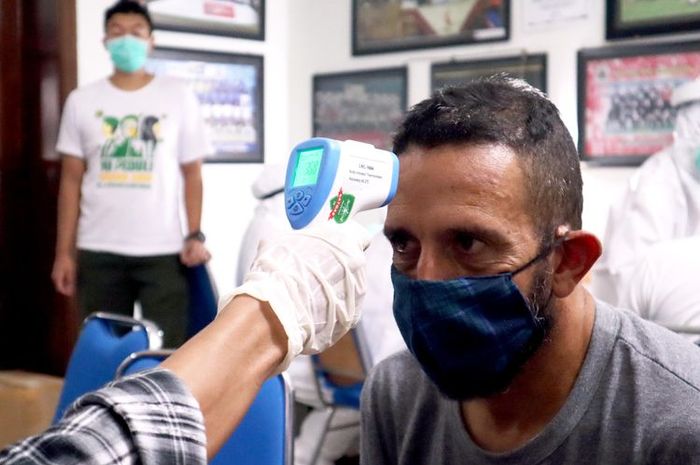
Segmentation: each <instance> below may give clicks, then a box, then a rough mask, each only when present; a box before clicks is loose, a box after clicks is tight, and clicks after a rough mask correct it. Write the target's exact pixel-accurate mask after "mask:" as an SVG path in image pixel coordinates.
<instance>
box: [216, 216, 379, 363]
mask: <svg viewBox="0 0 700 465" xmlns="http://www.w3.org/2000/svg"><path fill="white" fill-rule="evenodd" d="M369 239H370V238H369V234H368V232H367V230H366V229H364V228H363V227H362V226H360V225H359V224H357V223H354V222H353V221H349V222H348V223H345V224H343V225H335V224H333V225H330V224H329V225H323V226H314V227H311V228H308V229H303V230H299V231H293V232H290V233H287V234H284V235H282V236H280V237H278V238H277V239H276V240H274V241H270V242H268V243H265V242H263V243H261V244H260V246H259V247H258V254H257V257H256V258H255V260H254V261H253V264H252V265H251V269H250V271H249V272H248V273H247V274H246V277H245V280H244V282H243V284H242V285H241V286H240V287H238V288H237V289H235V290H234V291H233V293H232V294H230V295H228V296H226V297H224V298H223V299H222V300H221V302H220V303H219V308H220V309H221V308H223V307H224V306H225V305H226V304H228V302H230V301H231V299H233V298H234V297H235V296H237V295H241V294H247V295H249V296H251V297H253V298H255V299H258V300H260V301H264V302H269V304H270V307H272V310H273V311H274V312H275V314H276V315H277V318H278V319H279V321H280V323H282V327H283V328H284V330H285V332H286V333H287V338H288V349H287V356H286V357H285V359H284V361H283V362H282V364H281V365H280V367H279V368H278V371H283V370H285V369H286V368H287V366H289V364H290V363H291V361H292V360H293V359H294V357H296V356H297V355H299V354H300V353H303V354H313V353H318V352H321V351H323V350H325V349H326V348H328V347H330V346H331V345H333V344H335V342H337V341H338V339H340V338H341V337H342V336H343V335H344V334H345V333H347V332H348V331H349V330H350V329H352V328H353V327H354V326H355V325H356V324H357V322H358V321H359V319H360V306H361V303H362V302H361V301H362V297H364V294H365V290H366V270H365V255H364V250H365V249H366V248H367V246H368V245H369Z"/></svg>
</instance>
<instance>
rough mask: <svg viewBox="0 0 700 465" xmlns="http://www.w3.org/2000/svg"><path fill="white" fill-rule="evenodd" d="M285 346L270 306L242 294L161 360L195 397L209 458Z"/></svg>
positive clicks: (282, 331)
mask: <svg viewBox="0 0 700 465" xmlns="http://www.w3.org/2000/svg"><path fill="white" fill-rule="evenodd" d="M286 352H287V336H286V334H285V332H284V329H283V328H282V325H281V324H280V322H279V320H278V319H277V318H276V317H275V314H274V313H273V311H272V309H271V308H270V306H269V305H268V304H267V303H265V302H260V301H258V300H255V299H253V298H251V297H248V296H246V295H241V296H237V297H236V298H234V299H233V300H232V301H231V302H230V303H229V304H228V305H227V306H226V307H225V308H224V309H223V310H222V311H221V312H220V313H219V315H218V316H217V318H216V320H214V322H213V323H212V324H210V325H209V326H207V327H206V328H205V329H204V330H202V331H201V332H200V333H198V334H197V335H196V336H195V337H193V338H192V339H191V340H189V341H188V342H187V343H186V344H185V345H183V346H182V347H181V348H180V349H179V350H177V352H175V353H174V354H173V355H172V356H170V357H169V358H168V359H167V360H165V361H164V362H163V363H162V364H161V366H162V367H163V368H167V369H169V370H170V371H172V372H173V373H175V374H176V375H177V376H178V377H179V378H180V379H181V380H182V381H183V382H184V383H185V385H187V387H188V388H189V389H190V391H191V392H192V395H193V396H194V397H195V398H196V399H197V401H198V402H199V406H200V409H201V411H202V415H203V416H204V424H205V427H206V436H207V453H208V456H209V458H212V457H213V456H214V454H215V453H216V451H218V450H219V448H220V447H221V446H222V445H223V443H224V442H225V441H226V439H227V438H228V437H229V436H230V435H231V433H232V432H233V430H234V429H235V428H236V426H237V425H238V423H240V421H241V420H242V419H243V417H244V416H245V413H246V411H247V410H248V407H250V404H251V403H252V402H253V399H254V398H255V396H256V394H257V392H258V391H259V390H260V386H262V384H263V383H264V382H265V380H266V379H267V378H269V377H270V376H271V375H272V374H273V373H274V371H275V369H276V368H277V367H278V366H279V364H280V363H281V362H282V360H283V359H284V356H285V354H286Z"/></svg>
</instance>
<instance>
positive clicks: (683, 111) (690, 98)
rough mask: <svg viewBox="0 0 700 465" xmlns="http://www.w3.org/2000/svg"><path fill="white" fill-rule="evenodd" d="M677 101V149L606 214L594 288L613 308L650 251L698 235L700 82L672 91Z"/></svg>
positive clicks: (644, 171)
mask: <svg viewBox="0 0 700 465" xmlns="http://www.w3.org/2000/svg"><path fill="white" fill-rule="evenodd" d="M688 88H690V91H688ZM678 91H680V92H678ZM673 101H674V104H675V105H679V109H678V116H677V119H676V128H675V132H674V142H673V145H672V146H670V147H668V148H666V149H664V150H662V151H661V152H659V153H657V154H655V155H653V156H652V157H650V158H649V159H648V160H646V161H645V162H644V163H643V164H642V166H640V167H639V169H638V170H637V171H636V172H635V174H634V175H633V176H632V178H631V179H630V181H629V184H628V186H627V189H626V191H625V192H624V194H623V196H622V198H620V199H619V201H617V202H616V203H614V204H613V205H612V206H611V208H610V213H609V214H608V223H607V227H606V232H605V237H604V240H603V256H602V257H601V259H600V261H599V262H598V264H597V265H596V267H595V268H594V270H593V281H592V283H591V290H592V292H593V294H594V295H595V296H596V297H598V298H600V299H601V300H604V301H606V302H609V303H611V304H613V305H618V304H619V302H620V294H621V292H622V289H623V288H624V287H625V286H626V285H627V280H629V279H630V275H631V273H632V272H633V271H634V268H635V264H636V262H637V261H638V260H639V259H640V258H642V257H643V256H644V255H645V253H646V251H647V250H648V249H649V247H651V246H652V245H653V244H655V243H657V242H661V241H666V240H671V239H677V238H682V237H688V236H694V235H700V80H696V81H693V82H692V83H690V84H686V85H685V86H681V87H680V88H679V89H678V90H677V91H674V99H673Z"/></svg>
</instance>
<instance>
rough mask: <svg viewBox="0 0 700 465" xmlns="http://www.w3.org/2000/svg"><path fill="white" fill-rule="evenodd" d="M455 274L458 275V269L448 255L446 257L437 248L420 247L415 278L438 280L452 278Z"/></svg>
mask: <svg viewBox="0 0 700 465" xmlns="http://www.w3.org/2000/svg"><path fill="white" fill-rule="evenodd" d="M457 275H459V271H458V270H456V269H454V265H453V263H452V262H451V260H449V257H446V256H445V254H444V253H443V252H442V251H441V250H440V249H439V248H437V247H435V248H428V249H426V248H423V249H421V254H420V257H419V258H418V264H417V265H416V276H415V279H421V280H427V281H440V280H445V279H452V278H454V277H456V276H457Z"/></svg>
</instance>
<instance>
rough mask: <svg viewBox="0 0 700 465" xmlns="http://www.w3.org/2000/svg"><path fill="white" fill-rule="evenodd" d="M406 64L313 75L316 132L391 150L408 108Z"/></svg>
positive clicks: (314, 133)
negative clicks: (395, 134)
mask: <svg viewBox="0 0 700 465" xmlns="http://www.w3.org/2000/svg"><path fill="white" fill-rule="evenodd" d="M407 89H408V75H407V69H406V67H398V68H386V69H377V70H369V71H355V72H342V73H330V74H320V75H316V76H314V77H313V102H312V105H313V112H312V118H313V135H314V136H317V137H329V138H332V139H338V140H348V139H352V140H357V141H360V142H366V143H369V144H372V145H374V146H375V147H377V148H381V149H386V150H391V148H392V136H393V133H394V131H395V130H396V128H397V126H398V124H399V123H400V122H401V119H402V118H403V115H404V113H405V111H406V102H407Z"/></svg>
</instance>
